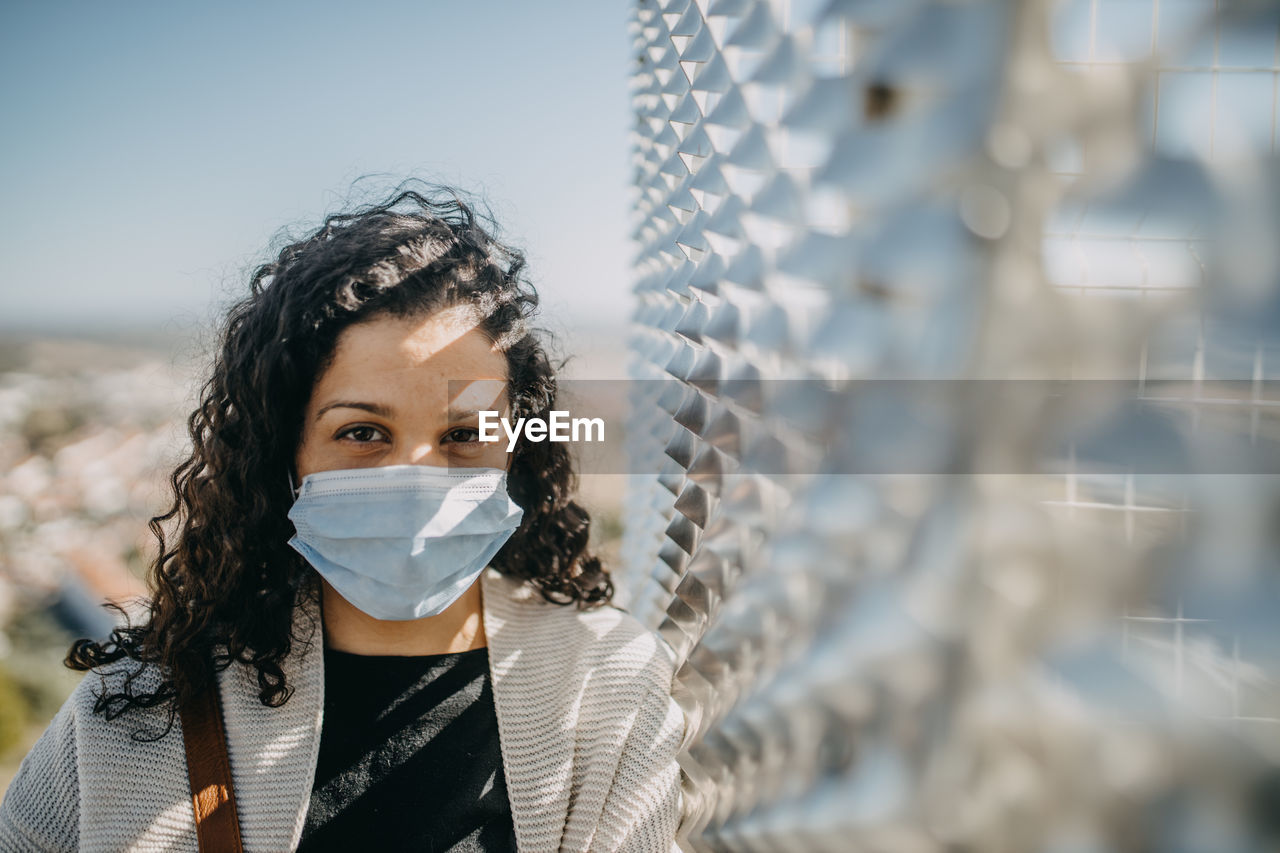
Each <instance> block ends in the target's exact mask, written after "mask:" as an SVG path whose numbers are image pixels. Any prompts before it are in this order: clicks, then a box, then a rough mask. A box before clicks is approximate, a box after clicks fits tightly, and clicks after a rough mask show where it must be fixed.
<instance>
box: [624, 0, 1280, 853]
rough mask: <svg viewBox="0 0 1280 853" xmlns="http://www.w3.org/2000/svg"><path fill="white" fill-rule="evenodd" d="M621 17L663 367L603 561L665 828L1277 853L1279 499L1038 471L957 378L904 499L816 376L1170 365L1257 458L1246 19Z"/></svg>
mask: <svg viewBox="0 0 1280 853" xmlns="http://www.w3.org/2000/svg"><path fill="white" fill-rule="evenodd" d="M631 30H632V35H633V38H634V45H635V62H636V66H635V72H634V78H633V107H634V114H635V132H634V140H635V143H634V144H635V149H634V155H635V164H636V170H635V185H636V202H635V203H636V210H637V223H638V224H637V228H636V232H635V236H636V239H637V242H638V244H639V246H640V251H639V255H638V260H637V270H638V275H639V282H638V284H637V287H636V294H637V309H636V314H635V321H636V322H635V327H636V332H635V337H634V341H633V349H634V353H635V359H634V363H633V369H632V374H633V376H634V377H635V378H636V379H644V380H661V381H658V382H637V383H635V387H636V388H638V389H640V390H638V391H637V392H636V394H635V397H636V399H634V400H633V403H634V414H633V418H632V423H631V424H630V436H631V439H630V442H631V451H632V454H633V457H634V460H635V461H634V462H633V470H640V469H641V468H643V470H646V471H651V472H653V473H652V474H651V475H647V476H644V477H641V478H640V482H639V483H638V485H637V486H636V487H635V488H633V490H632V492H631V494H630V495H629V498H628V500H629V516H628V517H629V528H628V531H627V537H626V540H625V544H624V553H625V554H626V559H627V561H628V563H627V565H626V566H625V567H624V571H623V572H622V573H621V575H622V585H623V586H624V587H625V591H626V593H627V594H628V597H629V600H630V601H631V604H632V609H633V611H634V612H636V614H637V615H638V616H639V617H640V618H641V619H642V620H644V621H646V622H647V623H648V624H650V625H651V626H652V627H654V628H655V629H657V630H659V631H660V633H661V634H662V635H663V636H664V637H665V638H666V639H667V640H668V641H669V642H670V644H671V645H672V647H673V648H674V650H675V651H676V654H677V656H678V658H679V661H680V663H681V665H680V669H679V672H678V675H677V682H678V684H677V696H678V698H679V700H680V701H681V703H682V705H683V706H684V708H685V710H686V712H687V714H688V720H689V724H688V730H687V733H686V743H685V750H684V752H683V755H682V765H683V767H684V770H685V774H686V794H687V799H686V812H687V814H686V822H685V827H684V832H683V838H682V845H683V846H684V847H685V848H686V849H688V850H699V851H702V850H706V851H713V850H714V851H720V850H752V851H764V850H796V851H799V850H822V851H827V850H830V851H837V850H839V851H846V850H886V851H935V850H937V851H941V850H975V851H976V850H981V851H1006V850H1007V851H1014V850H1019V851H1020V850H1052V851H1059V850H1062V851H1065V850H1088V851H1109V850H1188V851H1189V850H1214V851H1246V850H1250V851H1251V850H1263V849H1271V847H1270V846H1269V845H1273V844H1277V843H1280V818H1277V815H1280V620H1278V619H1277V615H1278V614H1280V609H1278V608H1280V570H1278V568H1277V563H1278V562H1280V524H1278V523H1277V522H1280V479H1278V478H1277V477H1275V476H1263V475H1257V476H1239V475H1235V476H1227V475H1223V474H1220V473H1218V469H1217V468H1216V467H1215V464H1214V460H1213V459H1212V458H1207V457H1205V456H1204V455H1203V454H1202V453H1200V452H1199V451H1198V450H1195V448H1193V450H1192V451H1188V453H1187V454H1184V455H1181V456H1179V457H1178V458H1170V459H1168V460H1167V462H1168V465H1167V469H1161V468H1160V467H1159V466H1158V465H1157V466H1156V467H1155V469H1154V473H1151V471H1152V469H1150V468H1148V469H1145V470H1144V471H1143V472H1136V471H1134V470H1126V469H1125V468H1124V466H1115V467H1114V469H1108V468H1107V466H1106V464H1105V453H1104V454H1103V457H1102V458H1094V459H1092V460H1089V461H1088V464H1086V461H1087V460H1085V459H1084V456H1083V455H1082V456H1080V457H1077V456H1075V454H1074V451H1073V453H1072V455H1071V456H1069V457H1068V458H1066V459H1065V460H1061V459H1059V460H1056V461H1057V462H1059V463H1065V464H1060V465H1058V466H1057V467H1054V466H1053V465H1050V464H1048V463H1050V462H1053V461H1055V460H1049V459H1046V458H1045V453H1044V451H1043V449H1042V448H1043V445H1042V443H1041V442H1040V441H1039V439H1041V438H1042V437H1043V436H1046V435H1048V434H1050V433H1052V432H1054V431H1060V430H1061V429H1063V428H1064V423H1063V414H1062V413H1061V412H1059V411H1055V410H1052V409H1048V408H1046V407H1044V406H1039V405H1030V404H1028V405H1018V404H1017V401H1016V400H1015V401H1014V403H1013V404H1012V405H1008V406H1004V407H1001V408H994V407H989V406H982V405H977V404H974V403H966V400H965V395H963V394H962V395H959V398H958V401H957V402H955V403H954V404H953V405H951V406H950V407H949V408H947V409H946V411H945V412H944V413H943V416H944V418H945V419H946V421H947V423H948V424H949V426H950V427H951V428H950V430H949V431H948V432H947V433H946V435H947V436H949V438H948V439H947V440H946V441H944V442H941V443H938V442H931V443H929V444H927V445H925V444H922V445H921V446H918V447H916V448H914V452H916V453H917V454H919V456H920V458H922V459H925V460H936V464H934V465H933V467H935V468H936V470H937V472H938V473H937V474H934V475H921V474H913V475H900V476H895V475H877V476H870V475H859V474H853V473H841V470H842V465H841V460H844V459H847V458H849V457H850V455H851V454H852V455H856V454H857V453H858V452H859V450H860V448H861V445H862V443H864V442H866V441H868V440H871V439H873V438H874V437H875V435H874V433H875V431H876V429H877V426H876V424H877V419H876V412H875V411H866V410H863V409H860V410H858V411H855V412H850V411H848V410H847V408H845V407H842V406H841V405H839V397H838V395H837V396H836V397H834V398H833V397H832V395H830V394H823V393H819V390H820V389H823V388H832V387H835V388H838V387H840V385H839V383H840V382H843V381H847V380H859V379H897V380H916V379H934V380H937V379H943V380H955V381H956V382H978V383H980V382H981V381H983V380H1008V379H1032V378H1034V379H1072V380H1093V379H1107V380H1131V381H1132V382H1133V383H1134V384H1135V386H1136V387H1137V389H1138V393H1139V394H1141V388H1142V383H1144V382H1148V381H1151V380H1155V379H1162V380H1181V381H1182V382H1183V383H1185V393H1183V394H1181V395H1180V396H1178V397H1177V398H1176V399H1172V400H1169V401H1168V405H1169V406H1170V407H1172V408H1173V409H1176V410H1177V411H1179V412H1182V413H1183V414H1184V415H1185V416H1186V418H1187V421H1188V422H1189V423H1190V424H1191V430H1192V432H1195V430H1196V425H1197V424H1201V423H1207V422H1213V423H1214V424H1216V425H1217V426H1218V429H1219V431H1220V432H1221V433H1225V434H1230V435H1234V436H1236V437H1238V438H1239V440H1240V442H1241V443H1242V444H1243V445H1249V444H1250V443H1251V442H1256V440H1257V438H1258V436H1259V435H1260V434H1263V433H1267V434H1271V435H1274V434H1275V427H1276V422H1277V420H1276V412H1277V408H1276V407H1277V406H1278V405H1280V395H1276V394H1274V393H1271V392H1270V391H1269V389H1271V388H1273V387H1274V386H1273V385H1269V384H1268V383H1269V382H1271V381H1273V380H1275V379H1277V378H1280V248H1278V247H1277V244H1278V243H1280V241H1278V240H1277V238H1276V235H1277V234H1280V169H1278V168H1277V166H1278V162H1277V148H1276V146H1277V121H1276V115H1277V109H1278V107H1277V103H1278V98H1280V94H1278V92H1280V9H1278V7H1277V5H1276V4H1275V3H1261V2H1258V3H1249V2H1240V3H1236V4H1227V3H1219V2H1214V0H1066V2H1060V3H1052V2H1048V0H951V2H937V0H823V2H804V0H774V2H768V0H633V7H632V23H631ZM1226 379H1233V380H1244V381H1245V383H1246V388H1247V389H1249V393H1247V394H1246V395H1245V397H1244V398H1243V399H1240V398H1238V397H1236V398H1232V399H1221V398H1219V397H1217V396H1215V394H1214V393H1212V391H1211V388H1212V386H1211V384H1210V383H1211V382H1212V381H1214V380H1226ZM833 399H834V401H835V402H834V403H833ZM1102 414H1105V413H1102ZM1100 416H1101V415H1100V414H1099V413H1092V414H1090V415H1088V416H1087V417H1086V416H1084V415H1081V414H1080V413H1070V417H1068V418H1067V420H1068V421H1069V423H1067V424H1066V425H1065V428H1066V429H1067V432H1068V434H1069V435H1073V434H1074V433H1072V430H1076V429H1079V430H1084V428H1085V427H1084V426H1082V422H1083V421H1089V420H1090V419H1091V418H1092V419H1094V420H1096V418H1097V417H1100ZM1077 421H1081V423H1077ZM1114 441H1116V442H1123V441H1125V439H1122V438H1116V439H1114ZM1128 441H1130V442H1131V443H1136V444H1138V445H1141V444H1142V443H1143V437H1142V436H1138V437H1137V439H1136V441H1135V440H1134V439H1133V438H1132V437H1130V438H1129V439H1128ZM1082 454H1083V451H1082ZM957 458H964V459H967V460H975V459H976V460H996V461H997V463H998V464H992V465H990V466H983V465H978V466H976V469H974V466H970V468H969V469H966V470H965V471H964V472H961V473H948V472H953V471H954V470H956V469H954V468H953V467H952V466H951V462H953V461H954V460H955V459H957ZM926 467H930V466H928V465H926ZM984 470H991V471H997V470H998V471H1004V472H1009V471H1012V472H1017V473H1011V474H1009V473H1005V474H993V473H992V474H989V473H983V471H984Z"/></svg>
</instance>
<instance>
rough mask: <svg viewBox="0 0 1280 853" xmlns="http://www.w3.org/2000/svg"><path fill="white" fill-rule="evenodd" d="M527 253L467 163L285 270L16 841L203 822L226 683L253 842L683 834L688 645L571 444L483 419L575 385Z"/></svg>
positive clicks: (271, 278)
mask: <svg viewBox="0 0 1280 853" xmlns="http://www.w3.org/2000/svg"><path fill="white" fill-rule="evenodd" d="M483 222H484V224H487V225H492V223H491V221H490V220H488V219H485V220H483ZM491 230H492V229H491ZM523 265H524V261H523V258H522V256H521V255H520V254H519V253H517V252H516V251H514V250H512V249H511V248H509V247H507V246H505V245H503V244H502V243H500V242H498V241H496V240H495V239H494V237H493V236H492V234H491V233H490V232H489V231H486V230H485V228H484V227H482V221H481V219H480V218H479V217H478V216H477V214H476V213H475V212H474V211H473V210H472V208H471V207H470V206H469V205H468V204H467V203H466V202H464V201H462V200H460V199H459V198H458V196H457V194H456V193H455V192H453V191H446V192H442V193H434V194H433V193H428V194H427V195H425V196H424V195H422V194H420V193H418V192H414V191H401V192H399V193H398V194H396V195H395V196H394V197H393V198H390V199H389V200H387V201H386V202H385V203H382V204H378V205H374V206H371V207H367V208H364V209H361V210H358V211H356V212H354V213H350V214H344V215H338V216H331V217H329V218H328V219H327V220H326V222H325V224H324V226H323V227H321V228H320V229H319V230H317V231H316V232H315V233H313V234H311V235H310V236H308V237H307V238H305V239H303V240H301V241H299V242H296V243H293V244H291V245H288V246H285V248H284V249H283V250H282V251H281V252H280V253H279V256H278V257H277V258H276V259H275V261H274V262H272V263H268V264H266V265H264V266H262V267H260V268H259V269H258V270H257V271H256V272H255V274H254V276H253V279H252V288H251V293H250V295H249V296H248V297H246V298H245V299H244V300H243V301H241V302H240V303H239V304H237V305H236V306H235V307H234V308H233V309H232V310H231V312H230V313H229V316H228V317H227V320H226V323H225V326H224V329H223V333H222V338H221V351H220V354H219V356H218V358H217V360H216V362H215V364H214V368H213V372H212V376H211V378H210V379H209V380H208V382H207V383H206V384H205V385H204V387H203V391H202V395H201V401H200V404H199V407H198V408H197V409H196V410H195V412H194V413H193V414H192V415H191V416H190V418H189V421H188V425H189V429H190V436H191V442H192V450H191V454H190V456H189V457H188V458H187V459H186V460H185V461H184V462H183V463H182V464H181V465H179V466H178V468H177V470H176V471H175V472H174V474H173V476H172V478H171V479H172V485H173V488H174V495H175V497H174V502H173V504H172V506H171V507H170V509H169V511H168V512H167V513H165V514H164V515H162V516H159V517H157V518H156V519H153V520H152V522H151V528H152V530H153V532H154V533H155V535H156V536H157V537H158V538H159V541H160V549H159V556H158V558H157V560H156V562H155V564H154V566H153V567H152V577H151V582H152V588H153V597H152V599H151V602H150V612H149V615H148V619H147V620H146V622H145V623H144V624H141V625H139V626H135V627H126V628H120V629H117V630H116V631H114V632H113V633H112V635H111V638H110V639H109V640H108V641H106V642H104V643H95V642H90V641H88V640H80V641H78V642H77V643H76V644H75V645H74V646H73V647H72V649H71V652H70V653H69V654H68V657H67V664H68V666H71V667H73V668H75V669H78V670H84V671H89V673H90V674H89V675H86V677H85V678H84V680H83V681H82V682H81V683H80V685H79V687H78V688H77V689H76V690H75V691H74V693H73V694H72V696H71V697H70V698H69V699H68V701H67V702H66V704H65V705H64V706H63V707H62V709H61V710H60V712H59V713H58V715H57V716H56V717H55V718H54V720H53V722H52V723H51V724H50V726H49V728H48V730H47V731H46V732H45V733H44V735H43V736H42V737H41V738H40V740H39V741H38V742H37V743H36V745H35V746H34V748H33V749H32V751H31V753H30V754H29V755H28V756H27V757H26V759H25V760H24V762H23V764H22V767H21V769H20V771H19V773H18V776H17V777H16V778H15V780H14V781H13V783H12V785H11V787H10V789H9V791H8V793H7V795H6V797H5V799H4V802H3V805H2V806H0V850H5V851H11V850H24V851H25V850H41V851H45V850H58V851H61V850H102V851H108V850H110V851H116V850H126V849H129V850H160V849H164V850H176V849H181V850H188V849H189V850H195V849H196V848H197V829H196V825H195V817H194V811H193V802H192V793H191V791H192V788H194V787H196V785H195V784H194V783H192V781H191V780H190V779H189V778H188V770H189V769H192V770H193V768H194V766H195V763H199V762H194V763H192V764H189V763H188V761H187V753H186V752H185V750H184V739H183V734H182V731H181V730H182V723H183V721H184V720H187V719H188V717H187V716H186V713H188V712H187V711H185V710H184V709H187V708H192V707H195V706H196V705H197V704H198V702H199V700H200V697H202V696H203V697H208V696H211V695H217V696H220V704H218V705H216V706H213V705H211V706H210V707H217V708H220V710H221V714H222V718H223V721H224V726H223V727H224V728H225V737H226V744H227V753H228V756H229V764H230V777H231V782H232V787H233V791H234V804H235V812H234V818H235V820H234V821H233V824H232V825H234V826H238V830H239V833H240V837H241V839H242V841H243V844H244V849H246V850H249V851H257V850H261V851H277V850H293V849H302V850H327V849H332V850H339V849H341V850H347V849H353V848H354V845H356V844H361V845H364V846H365V849H371V850H399V849H407V850H419V849H421V850H434V851H438V850H486V851H490V850H514V849H516V848H517V847H518V848H519V849H520V850H522V851H542V850H557V849H558V850H581V851H587V850H592V851H595V850H601V851H603V850H637V851H638V850H646V851H647V850H669V849H670V848H671V847H672V844H673V841H674V837H675V831H676V825H677V821H678V816H679V805H680V789H679V770H678V767H677V765H676V763H675V754H676V750H677V747H678V744H679V741H680V738H681V735H682V732H683V719H682V717H681V715H680V711H679V708H678V707H677V706H676V705H675V703H674V702H673V701H672V699H671V697H670V693H669V690H670V685H671V679H672V660H671V657H670V655H669V652H668V651H667V650H666V648H665V646H664V645H663V644H662V643H661V642H660V641H658V640H657V639H655V637H654V636H653V635H652V634H651V633H649V632H647V631H645V630H644V629H643V628H642V627H641V626H640V625H639V624H638V623H637V622H636V621H635V620H634V619H632V618H631V617H630V616H628V615H626V614H624V613H623V612H621V611H619V610H617V609H615V608H613V607H612V606H610V604H609V600H610V596H611V594H612V590H613V587H612V584H611V581H610V578H609V574H608V572H607V571H606V570H605V569H604V568H603V567H602V566H601V564H600V561H599V560H598V559H597V558H595V557H594V556H592V555H591V554H590V553H589V552H588V550H587V533H588V524H589V519H588V516H587V513H586V512H584V511H583V510H582V508H581V507H579V506H578V505H577V504H576V503H574V501H573V499H572V489H573V483H574V473H573V470H572V467H571V463H570V458H569V455H568V452H567V450H566V448H565V445H564V444H560V443H552V442H545V441H544V442H528V441H525V440H522V443H520V444H519V445H517V446H516V447H515V448H514V450H513V451H512V453H511V454H508V453H507V452H506V444H505V441H504V442H499V443H485V442H480V441H478V434H477V433H478V430H477V427H478V413H479V412H480V411H495V410H496V411H500V412H501V414H502V415H503V416H505V417H509V418H512V419H513V420H514V418H517V417H542V418H545V417H547V413H548V412H549V411H550V410H551V409H552V408H553V407H554V398H555V391H556V383H555V377H554V375H553V372H552V368H551V365H550V362H549V360H548V358H547V355H546V353H545V352H544V350H543V348H542V346H541V344H540V343H539V341H538V338H537V336H536V335H535V334H534V332H533V330H532V329H531V328H530V327H529V325H528V323H529V320H530V317H531V315H532V313H533V311H534V309H535V307H536V304H537V295H536V293H535V292H534V290H533V288H532V287H531V286H530V285H529V284H528V283H527V282H526V281H525V280H524V279H523V278H522V270H523ZM166 525H169V526H170V528H171V529H172V528H173V525H176V529H172V533H171V534H166ZM210 686H216V688H217V691H218V693H217V694H212V693H210V692H207V691H206V688H208V687H210ZM194 728H195V727H194V726H191V727H190V730H194ZM193 755H195V753H193ZM193 772H194V770H193ZM197 802H198V801H197ZM222 814H223V815H224V816H225V814H226V811H223V813H222Z"/></svg>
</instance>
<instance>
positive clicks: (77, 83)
mask: <svg viewBox="0 0 1280 853" xmlns="http://www.w3.org/2000/svg"><path fill="white" fill-rule="evenodd" d="M626 19H627V7H626V4H625V3H621V2H607V1H606V0H574V1H573V2H560V3H555V2H552V3H547V2H543V3H528V2H515V0H506V2H496V0H465V2H459V1H458V0H455V2H439V0H417V2H408V0H405V2H399V1H398V0H377V2H367V3H359V4H356V3H337V2H314V1H313V2H297V0H287V2H284V1H283V0H275V1H274V2H270V1H267V2H259V3H248V2H235V1H234V0H233V1H232V2H222V3H201V4H197V3H194V2H142V0H128V2H120V3H102V2H85V1H84V0H16V1H15V0H11V2H6V3H4V4H3V5H2V6H0V111H2V114H3V123H2V126H3V128H4V130H3V137H2V138H3V146H4V156H3V157H2V158H0V182H2V185H3V191H2V192H0V327H9V328H12V327H15V326H16V327H28V328H31V327H49V326H63V327H68V326H70V327H93V326H99V325H101V326H135V327H136V326H161V327H168V328H170V329H172V328H173V327H174V326H179V327H181V326H185V325H187V324H191V323H202V322H207V321H208V320H210V319H212V318H214V317H215V316H216V314H217V310H218V307H219V306H221V305H225V304H226V302H227V301H228V300H229V299H230V298H232V297H234V296H236V295H238V294H239V293H240V292H242V290H243V288H244V286H245V285H244V282H245V278H246V275H245V274H246V272H247V270H248V269H249V268H250V267H251V266H252V265H253V264H254V263H256V262H257V261H259V260H261V259H262V258H263V257H265V252H266V249H267V247H268V244H269V241H270V239H271V237H272V236H273V235H274V234H275V232H276V231H277V230H278V229H279V228H281V227H283V226H293V227H306V226H309V225H312V224H314V223H315V222H316V221H317V220H318V219H319V218H320V217H321V216H322V215H323V214H324V213H325V212H326V211H329V210H333V209H335V208H337V207H339V206H341V204H342V202H343V200H344V199H346V198H347V197H348V196H349V195H350V194H351V192H352V185H353V182H354V181H355V179H356V178H358V177H360V176H362V175H368V174H373V175H377V176H380V177H377V178H375V179H374V181H373V182H372V187H374V188H376V187H380V186H384V185H386V184H387V183H389V182H394V180H395V179H397V178H400V177H405V176H411V175H413V176H420V177H425V178H428V179H436V180H444V181H450V182H455V183H458V184H460V185H462V186H464V187H467V188H471V189H477V190H481V191H482V192H483V193H484V194H485V195H486V197H487V198H488V199H489V201H490V202H491V204H492V205H493V207H494V210H495V212H496V213H497V215H498V217H499V219H500V221H502V223H503V225H504V226H505V228H506V232H507V235H508V236H509V237H510V238H512V239H514V240H515V241H516V242H517V243H518V244H521V245H523V246H524V247H525V248H526V250H527V251H528V254H529V256H530V267H531V270H530V271H531V275H532V277H533V279H534V281H535V283H536V284H537V285H538V286H539V289H540V291H541V292H542V293H543V296H544V300H545V301H544V304H545V306H546V308H545V313H546V314H547V315H548V317H549V319H553V320H556V321H558V322H560V323H563V324H565V325H568V326H574V325H579V324H582V323H583V322H585V321H587V320H591V321H592V322H600V321H605V322H613V321H618V322H621V321H623V320H624V319H625V317H626V315H627V310H628V293H629V288H630V284H631V273H630V267H629V265H630V259H631V255H632V245H631V243H630V239H629V236H628V235H629V231H630V222H631V220H630V217H629V205H630V201H631V196H630V194H629V192H628V180H629V177H630V152H629V147H628V122H629V117H630V116H629V101H628V84H627V73H628V69H629V41H628V36H627V29H626ZM361 186H365V187H369V186H370V184H368V183H362V184H361ZM360 191H361V190H360V187H359V186H358V187H357V189H356V192H357V193H359V192H360Z"/></svg>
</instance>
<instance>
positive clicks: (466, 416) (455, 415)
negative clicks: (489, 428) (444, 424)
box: [448, 409, 500, 421]
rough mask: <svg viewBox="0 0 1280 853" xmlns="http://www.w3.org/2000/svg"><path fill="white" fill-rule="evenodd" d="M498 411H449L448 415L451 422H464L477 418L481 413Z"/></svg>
mask: <svg viewBox="0 0 1280 853" xmlns="http://www.w3.org/2000/svg"><path fill="white" fill-rule="evenodd" d="M492 411H500V410H495V409H450V410H449V413H448V417H449V420H451V421H466V420H470V419H472V418H477V419H478V418H479V417H480V413H481V412H492Z"/></svg>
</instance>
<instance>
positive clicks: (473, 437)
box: [444, 427, 480, 444]
mask: <svg viewBox="0 0 1280 853" xmlns="http://www.w3.org/2000/svg"><path fill="white" fill-rule="evenodd" d="M444 437H445V441H447V442H449V443H450V444H469V443H470V442H473V441H479V440H480V432H479V430H475V429H472V428H471V427H458V428H457V429H451V430H449V431H448V432H446V433H445V434H444Z"/></svg>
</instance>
